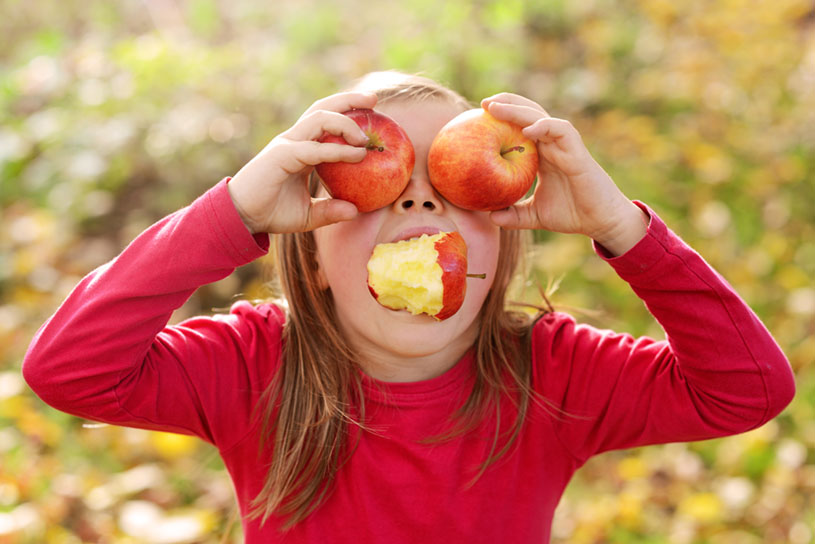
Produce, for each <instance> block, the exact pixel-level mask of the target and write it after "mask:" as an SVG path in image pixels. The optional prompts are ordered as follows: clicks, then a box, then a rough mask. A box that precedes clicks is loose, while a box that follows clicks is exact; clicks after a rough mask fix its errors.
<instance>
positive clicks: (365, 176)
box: [316, 109, 415, 212]
mask: <svg viewBox="0 0 815 544" xmlns="http://www.w3.org/2000/svg"><path fill="white" fill-rule="evenodd" d="M345 115H347V116H348V117H350V118H351V119H353V120H354V121H355V122H356V123H357V125H359V126H360V128H361V129H362V130H363V132H365V134H366V135H367V136H368V138H369V139H370V142H369V143H368V145H367V146H366V147H367V149H368V154H367V155H366V156H365V158H364V159H362V161H361V162H357V163H350V162H324V163H322V164H318V165H317V167H316V170H317V174H318V175H319V176H320V178H321V179H322V181H323V185H324V186H325V188H326V190H327V191H328V193H329V194H330V195H331V196H332V197H333V198H339V199H341V200H347V201H349V202H351V203H353V204H354V205H355V206H356V207H357V209H358V210H359V211H360V212H370V211H372V210H376V209H378V208H381V207H383V206H387V205H388V204H390V203H391V202H393V201H394V200H396V199H397V197H399V195H400V194H402V191H404V190H405V187H406V186H407V184H408V181H409V180H410V174H411V172H413V162H414V161H415V154H414V152H413V144H412V143H411V142H410V138H408V135H407V133H405V131H404V130H403V129H402V127H401V126H399V124H398V123H397V122H396V121H394V120H393V119H391V118H390V117H388V116H387V115H385V114H383V113H379V112H377V111H374V110H369V109H356V110H350V111H347V112H345ZM319 141H320V142H333V143H339V144H347V142H346V141H345V139H344V138H342V137H341V136H335V135H333V134H328V133H326V134H323V136H322V137H321V138H320V139H319Z"/></svg>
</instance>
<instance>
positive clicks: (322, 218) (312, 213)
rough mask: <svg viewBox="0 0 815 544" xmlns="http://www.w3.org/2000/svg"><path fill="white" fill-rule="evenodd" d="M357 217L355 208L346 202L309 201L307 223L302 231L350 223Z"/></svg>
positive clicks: (327, 199) (334, 200)
mask: <svg viewBox="0 0 815 544" xmlns="http://www.w3.org/2000/svg"><path fill="white" fill-rule="evenodd" d="M357 215H359V212H358V211H357V207H356V206H354V205H353V204H351V203H350V202H348V201H347V200H339V199H336V198H314V199H312V201H311V209H310V210H309V216H308V223H307V224H306V227H305V229H303V230H314V229H316V228H320V227H324V226H326V225H330V224H332V223H337V222H339V221H350V220H351V219H354V218H355V217H356V216H357Z"/></svg>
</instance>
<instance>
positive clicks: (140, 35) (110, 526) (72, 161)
mask: <svg viewBox="0 0 815 544" xmlns="http://www.w3.org/2000/svg"><path fill="white" fill-rule="evenodd" d="M6 4H7V6H5V7H8V8H9V9H6V10H4V14H3V18H2V19H0V36H2V38H1V39H2V40H3V43H2V46H0V119H2V121H1V122H0V297H2V300H1V301H0V542H3V543H6V542H9V543H14V544H17V543H19V544H28V543H40V542H55V543H56V542H60V543H61V542H103V541H104V542H135V541H150V538H157V537H155V535H153V536H152V537H151V536H149V535H145V534H136V533H134V532H133V531H134V529H133V523H134V520H136V521H138V520H139V519H142V520H144V519H150V520H152V522H151V523H152V525H153V526H156V527H159V526H161V524H162V523H164V522H167V521H168V520H169V521H172V520H184V521H185V522H186V523H189V524H190V527H193V528H197V529H195V530H191V533H190V535H188V538H187V539H186V540H184V539H181V540H178V541H179V542H182V541H183V542H207V543H215V542H226V541H231V542H240V534H239V532H240V530H239V527H237V526H235V524H234V523H233V522H234V519H233V518H232V516H233V514H234V500H233V498H232V494H231V489H230V487H229V482H228V480H227V477H226V475H225V472H224V470H223V467H222V466H221V464H220V461H219V459H218V457H217V454H216V452H214V451H213V450H212V449H211V448H209V447H207V446H205V445H201V444H198V443H197V442H195V441H192V440H190V439H187V438H184V437H173V436H169V435H162V434H160V433H148V432H144V431H134V430H129V429H118V428H114V427H106V426H90V427H89V426H83V422H80V421H77V420H76V419H74V418H70V417H67V416H64V415H62V414H59V413H57V412H55V411H53V410H50V409H48V408H47V407H45V406H44V405H43V404H42V403H40V402H39V401H38V400H37V399H36V398H35V397H34V396H33V395H32V394H31V393H30V392H28V391H27V389H26V388H25V386H24V384H23V383H22V381H21V379H20V377H19V364H20V360H21V358H22V356H23V354H24V352H25V349H26V346H27V344H28V342H29V341H30V339H31V337H32V335H33V334H34V332H35V331H36V329H37V327H38V326H39V325H40V324H41V323H42V321H43V320H44V319H45V318H46V317H47V316H48V315H50V313H52V312H53V310H54V309H55V308H56V306H57V305H58V304H59V302H60V301H61V300H62V299H63V298H64V297H65V295H66V294H67V293H68V291H69V290H70V289H71V287H73V285H74V284H75V283H76V282H77V281H78V280H79V278H80V277H81V276H82V275H84V274H85V273H87V272H88V271H90V270H91V269H92V268H94V267H95V266H98V265H99V264H102V263H104V262H105V261H107V260H108V259H110V258H112V257H113V256H115V255H116V253H118V251H120V250H121V248H122V247H123V246H124V245H125V244H126V243H127V242H128V241H129V240H130V239H132V238H133V236H135V235H136V234H137V233H138V232H139V231H140V230H142V229H143V228H145V227H146V226H148V225H149V224H150V223H152V222H153V221H155V220H157V219H158V218H160V217H161V216H163V215H165V214H166V213H168V212H170V211H172V210H174V209H177V208H178V207H181V206H183V205H185V204H186V203H188V202H189V201H191V200H192V199H193V198H194V197H195V196H197V195H198V194H200V193H201V192H203V191H204V190H206V189H207V188H208V187H210V186H211V185H213V184H214V183H215V182H217V181H218V180H219V179H220V178H221V177H223V176H226V175H230V174H233V173H234V172H236V171H237V170H238V169H239V168H240V167H241V166H242V165H243V164H245V162H246V161H248V160H249V159H250V158H251V157H252V156H253V155H254V154H255V153H257V152H258V151H259V150H260V149H261V148H262V147H263V146H264V145H265V144H266V142H268V141H269V139H271V138H272V137H273V136H274V135H276V134H277V133H279V132H280V131H281V130H283V129H285V128H287V127H288V126H290V125H291V123H292V122H293V121H294V120H295V119H296V118H297V117H298V116H299V115H300V113H301V112H302V111H303V110H304V109H305V108H306V107H307V106H308V105H309V104H311V103H312V102H313V101H314V100H316V99H318V98H320V97H322V96H324V95H327V94H329V93H332V92H335V91H336V90H338V89H340V88H343V87H344V86H346V85H347V84H348V83H349V82H350V81H351V80H352V79H353V78H355V77H357V76H359V75H362V74H363V73H365V72H367V71H370V70H376V69H388V68H397V69H402V70H406V71H411V72H414V71H415V72H423V73H425V74H427V75H429V76H430V77H434V78H436V79H438V80H440V81H442V82H444V83H447V84H449V85H450V86H451V87H453V88H455V89H456V90H458V91H460V92H462V93H463V94H464V95H465V96H467V97H468V98H469V99H471V100H473V101H474V102H477V101H478V100H480V99H481V98H483V97H484V96H487V95H490V94H493V93H495V92H499V91H505V90H506V91H513V92H517V93H519V94H523V95H526V96H528V97H530V98H532V99H534V100H536V101H538V102H540V103H541V104H542V105H543V106H544V107H545V108H547V110H548V111H549V112H550V113H551V114H552V115H555V116H558V117H564V118H568V119H570V120H571V121H572V122H573V123H574V124H575V126H577V127H578V129H579V130H580V132H581V134H582V136H583V138H584V140H585V142H586V143H587V145H588V146H589V149H590V150H591V151H592V153H593V154H594V155H595V157H596V158H597V159H598V161H599V162H600V163H601V164H602V165H603V166H604V167H605V168H606V169H607V170H608V171H609V173H610V174H611V175H612V177H613V178H614V179H615V180H616V181H617V183H618V184H619V185H620V186H621V188H622V189H623V191H624V192H625V193H626V194H627V195H629V196H630V197H632V198H636V199H641V200H643V201H645V202H647V203H648V204H649V205H651V206H652V207H653V208H654V209H656V210H657V212H658V213H659V214H660V215H661V216H662V217H663V218H665V219H666V221H667V222H668V223H669V225H670V226H671V227H672V228H673V229H674V230H676V231H677V232H679V233H680V234H681V235H682V236H683V237H684V238H685V239H686V240H688V241H689V242H690V243H691V244H692V245H693V246H694V247H695V248H697V249H698V250H699V251H700V252H701V253H702V254H703V255H704V256H705V257H706V258H707V259H708V260H709V261H710V262H711V263H712V264H713V265H714V266H716V268H717V269H718V270H720V271H721V272H722V274H723V275H724V276H725V277H726V278H727V279H728V280H729V281H730V282H731V283H732V284H733V285H734V286H735V287H736V289H737V290H738V291H739V292H740V293H741V294H742V295H743V296H744V297H745V298H746V299H747V300H748V302H749V303H750V304H751V305H752V306H753V307H754V308H755V309H756V311H757V312H758V313H759V314H760V316H761V317H762V319H763V320H764V321H765V323H767V325H768V327H769V328H770V330H771V331H772V332H773V333H774V334H775V336H776V337H777V339H778V340H779V342H780V343H781V345H782V347H783V348H784V350H785V352H786V353H787V355H788V356H789V358H790V361H791V363H792V365H793V368H794V370H795V372H796V376H797V383H798V388H799V394H798V397H797V398H796V400H795V401H794V402H793V404H792V405H791V406H790V407H789V409H788V410H786V411H785V413H784V414H783V415H782V416H781V417H780V418H778V419H777V420H776V421H774V422H772V423H770V424H768V425H766V426H765V427H763V428H761V429H758V430H755V431H752V432H751V433H747V434H745V435H741V436H738V437H732V438H728V439H724V440H717V441H711V442H705V443H700V444H690V445H669V446H664V447H654V448H645V449H642V450H637V451H632V452H614V453H609V454H606V455H603V456H601V457H598V458H596V459H593V460H592V461H590V462H589V464H588V465H587V466H586V467H584V468H583V469H582V470H581V471H580V472H579V473H578V475H577V477H576V478H575V480H574V481H573V482H572V484H571V485H570V487H569V489H568V490H567V494H566V496H565V498H564V501H563V503H562V504H561V506H560V507H559V509H558V514H557V518H556V521H555V527H554V538H553V541H554V542H564V543H565V542H570V543H578V544H579V543H595V542H614V543H658V542H687V543H707V542H709V543H711V544H722V543H730V542H738V543H740V544H741V543H748V544H752V543H753V542H755V543H782V542H783V543H792V544H805V543H807V542H812V541H813V540H815V538H814V537H813V530H812V527H813V522H815V511H814V510H813V505H812V501H811V497H812V496H813V495H814V494H815V406H813V402H812V399H813V398H815V367H814V366H813V360H815V288H813V282H812V278H813V277H815V243H813V240H815V220H814V218H815V215H813V205H812V203H813V202H815V180H813V177H812V176H813V172H815V147H813V145H812V142H813V141H815V129H814V128H813V127H815V119H813V114H812V112H813V111H815V93H812V88H813V82H815V62H814V61H813V59H814V58H815V42H813V38H812V36H813V34H815V33H814V32H813V21H815V12H813V8H812V5H811V2H808V1H806V0H778V1H775V2H759V3H754V2H748V1H747V0H728V1H725V2H716V3H711V2H705V1H703V0H691V1H689V2H671V1H669V0H580V1H565V0H536V1H533V0H505V1H497V0H496V1H492V0H484V1H478V2H471V1H466V0H450V1H445V2H437V1H431V0H413V1H412V2H410V3H378V4H376V5H373V4H371V3H365V2H360V1H358V0H349V1H347V2H340V3H338V2H326V1H318V0H298V1H294V0H282V1H279V2H275V3H273V6H272V4H269V6H271V7H267V5H266V4H264V3H256V2H250V1H249V0H229V1H227V0H185V1H179V2H129V3H128V2H104V1H101V0H91V1H84V2H78V1H77V0H63V1H59V2H58V1H55V0H50V1H49V0H34V1H30V2H24V1H22V0H7V2H6ZM536 240H537V244H536V246H535V248H534V249H533V251H532V253H531V255H530V263H531V264H532V265H533V266H534V270H533V278H532V280H533V281H532V284H533V285H534V283H535V282H537V283H540V284H543V285H546V284H547V283H551V282H553V281H555V280H559V282H560V283H559V285H560V287H559V290H558V291H557V293H555V295H554V302H555V304H556V305H560V306H561V307H563V308H566V309H572V310H574V311H578V312H580V311H581V310H589V311H591V312H592V313H589V314H586V315H583V313H581V314H580V317H581V319H584V320H587V321H591V322H594V323H596V324H599V325H602V326H606V327H612V328H617V329H621V330H628V331H631V332H632V333H635V334H650V335H656V336H659V335H661V334H662V333H661V330H660V329H659V327H658V326H657V325H656V324H655V323H654V322H653V320H652V319H651V318H650V316H649V315H648V313H647V312H646V310H645V308H644V307H643V306H642V305H641V304H639V303H638V302H637V301H636V300H635V299H634V298H633V295H632V294H631V292H630V290H629V289H628V287H627V286H626V285H625V284H624V283H623V282H621V281H620V280H619V279H618V278H617V277H615V276H614V275H613V273H611V271H610V269H609V268H608V267H607V266H606V265H605V264H604V263H602V262H600V261H599V260H598V259H597V258H596V257H595V256H594V255H593V253H592V252H591V249H590V247H589V244H588V243H587V241H585V240H582V239H578V238H575V237H570V236H562V235H552V234H550V233H538V234H537V235H536ZM260 264H262V263H259V264H258V265H253V266H249V267H246V268H244V269H241V270H240V271H238V272H237V273H236V274H234V275H233V276H232V277H230V278H228V279H226V280H224V281H222V282H219V283H218V284H215V285H212V286H207V287H205V288H202V289H201V290H199V291H198V292H197V293H196V295H195V296H194V297H193V298H192V299H191V300H190V302H189V303H188V304H187V305H185V306H184V308H182V310H180V311H179V312H178V314H177V316H176V319H180V318H182V317H185V316H188V315H192V314H196V313H201V312H208V311H209V310H210V309H211V308H214V307H224V306H228V305H229V303H230V301H231V300H232V296H233V295H234V294H235V293H245V294H246V295H247V296H249V297H252V296H257V295H258V294H259V292H260V285H261V281H260V280H259V279H258V277H259V275H260V268H261V266H260ZM518 296H519V297H522V298H525V299H527V300H531V301H532V302H539V300H538V299H537V288H536V287H529V288H528V289H522V290H521V292H520V293H518ZM230 520H232V522H230ZM195 531H198V533H196V532H195Z"/></svg>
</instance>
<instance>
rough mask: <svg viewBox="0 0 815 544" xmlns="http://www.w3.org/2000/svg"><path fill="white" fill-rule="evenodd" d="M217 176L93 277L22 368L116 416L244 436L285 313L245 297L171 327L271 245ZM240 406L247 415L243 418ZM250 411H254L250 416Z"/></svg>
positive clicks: (69, 403) (59, 395)
mask: <svg viewBox="0 0 815 544" xmlns="http://www.w3.org/2000/svg"><path fill="white" fill-rule="evenodd" d="M227 183H228V179H225V180H223V181H221V182H220V183H218V184H217V185H216V186H215V187H213V188H212V189H210V190H209V191H207V192H206V193H205V194H204V195H202V196H201V197H199V198H198V199H196V200H195V202H193V203H192V204H191V205H190V206H188V207H186V208H184V209H182V210H179V211H178V212H176V213H173V214H171V215H169V216H168V217H166V218H164V219H163V220H161V221H159V222H158V223H156V224H155V225H153V226H152V227H150V228H149V229H147V230H146V231H145V232H143V233H142V234H141V235H139V236H138V237H137V238H136V239H135V240H134V241H133V242H132V243H131V244H130V245H129V246H128V247H127V248H126V249H125V250H124V251H123V252H122V253H121V254H120V255H119V256H118V257H116V258H115V259H114V260H113V261H111V262H109V263H107V264H105V265H103V266H101V267H100V268H98V269H96V270H95V271H93V272H91V273H90V274H89V275H88V276H86V277H85V278H84V279H83V280H82V281H81V282H80V283H79V284H78V285H77V286H76V287H75V288H74V290H73V291H72V292H71V294H70V295H69V296H68V298H67V299H66V300H65V301H64V302H63V304H62V305H61V306H60V308H59V309H58V310H57V312H56V313H55V314H54V315H53V316H52V317H51V318H49V320H48V321H47V322H46V323H45V324H44V325H43V326H42V327H41V328H40V330H39V331H38V332H37V334H36V335H35V337H34V339H33V341H32V343H31V345H30V347H29V349H28V352H27V353H26V356H25V359H24V362H23V375H24V377H25V379H26V381H27V382H28V384H29V385H30V387H31V388H32V389H33V390H34V392H35V393H37V395H38V396H39V397H40V398H41V399H42V400H43V401H45V402H46V403H48V404H50V405H52V406H53V407H55V408H58V409H60V410H63V411H65V412H68V413H71V414H74V415H77V416H80V417H84V418H88V419H93V420H97V421H103V422H107V423H112V424H118V425H127V426H133V427H142V428H148V429H156V430H164V431H173V432H179V433H184V434H193V435H197V436H200V437H201V438H203V439H205V440H207V441H209V442H211V443H215V444H217V445H219V446H225V445H227V446H228V445H229V443H230V442H232V441H234V440H236V439H237V438H239V434H240V433H241V432H242V431H241V426H240V423H239V422H241V421H242V420H243V419H244V418H241V417H239V414H238V413H237V412H238V411H245V412H246V413H250V412H251V406H250V404H251V403H252V402H253V401H254V400H256V399H257V397H258V396H259V395H260V393H261V392H262V389H263V388H264V387H265V384H266V383H267V382H268V380H269V377H268V376H269V374H270V372H271V371H272V370H273V366H274V364H276V361H277V358H278V355H279V343H280V330H281V328H282V323H283V321H284V316H283V312H282V311H281V310H280V309H279V308H277V307H275V306H270V305H267V306H264V307H258V308H255V307H253V306H252V305H250V304H249V303H247V302H241V303H237V304H236V305H235V306H233V308H232V311H231V312H230V313H229V314H228V315H222V316H215V317H201V318H195V319H191V320H188V321H186V322H183V323H181V324H179V325H178V326H172V327H168V326H167V323H168V321H169V319H170V317H171V315H172V312H173V311H174V310H176V309H177V308H179V307H180V306H181V305H182V304H183V303H184V302H185V301H186V300H187V299H188V298H189V297H190V295H191V294H192V293H193V292H194V291H195V289H196V288H198V287H200V286H201V285H204V284H207V283H210V282H214V281H217V280H219V279H222V278H224V277H226V276H228V275H229V274H230V273H231V272H232V271H233V270H234V269H235V268H236V267H238V266H240V265H243V264H246V263H248V262H250V261H252V260H254V259H255V258H257V257H260V256H261V255H263V254H265V253H266V251H267V250H268V245H269V237H268V235H255V236H253V235H251V234H250V232H249V231H248V229H246V227H245V226H244V225H243V223H242V222H241V220H240V217H239V216H238V214H237V212H236V210H235V208H234V206H233V204H232V200H231V198H230V197H229V193H228V191H227ZM236 416H238V417H236ZM246 419H248V418H246Z"/></svg>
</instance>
